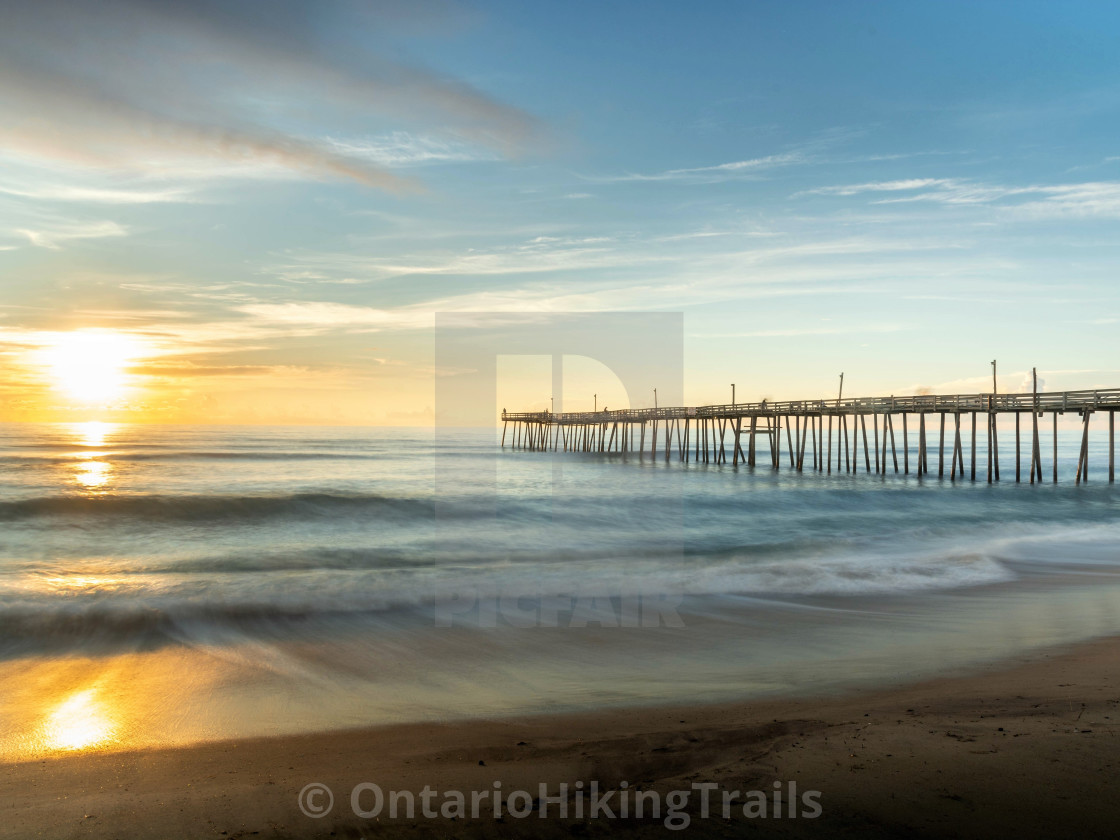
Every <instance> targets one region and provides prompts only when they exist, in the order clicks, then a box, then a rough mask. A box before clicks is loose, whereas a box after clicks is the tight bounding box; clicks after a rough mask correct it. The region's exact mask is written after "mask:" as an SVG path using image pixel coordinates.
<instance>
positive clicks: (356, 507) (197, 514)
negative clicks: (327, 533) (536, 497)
mask: <svg viewBox="0 0 1120 840" xmlns="http://www.w3.org/2000/svg"><path fill="white" fill-rule="evenodd" d="M433 512H434V505H433V503H432V502H431V501H425V500H423V499H412V498H402V497H392V496H379V495H373V494H355V495H347V494H336V493H291V494H285V495H275V496H245V495H213V494H197V495H190V494H185V495H135V496H128V495H117V496H112V495H105V496H77V495H67V496H40V497H36V498H30V499H16V500H9V501H2V502H0V522H15V521H21V520H31V519H39V518H44V517H48V518H82V519H90V518H102V519H103V518H106V517H126V518H133V519H145V520H150V521H157V522H169V523H206V522H223V523H230V522H253V521H260V520H262V519H275V518H290V517H296V518H327V517H334V516H338V515H340V514H349V515H359V514H364V515H377V516H382V517H385V516H390V517H391V516H412V517H416V516H429V517H430V516H432V515H433Z"/></svg>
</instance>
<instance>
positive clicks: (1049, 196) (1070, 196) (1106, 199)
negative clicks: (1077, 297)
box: [792, 178, 1120, 219]
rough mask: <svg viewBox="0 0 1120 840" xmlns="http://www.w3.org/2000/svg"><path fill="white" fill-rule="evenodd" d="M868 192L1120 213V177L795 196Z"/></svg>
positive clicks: (932, 184)
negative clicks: (1114, 179) (1118, 178)
mask: <svg viewBox="0 0 1120 840" xmlns="http://www.w3.org/2000/svg"><path fill="white" fill-rule="evenodd" d="M865 194H871V195H874V196H875V198H874V200H873V201H872V203H873V204H881V205H886V204H912V203H919V202H927V203H937V204H946V205H974V206H991V207H994V208H998V209H1000V210H1001V211H1003V212H1005V213H1006V214H1008V215H1011V216H1014V217H1018V218H1023V219H1041V218H1059V217H1086V218H1087V217H1103V218H1117V217H1120V181H1088V182H1082V183H1072V184H1026V185H1008V184H990V183H982V182H977V181H970V180H967V179H961V178H906V179H898V180H892V181H875V182H869V183H861V184H843V185H836V186H827V187H817V188H815V189H811V190H802V191H801V192H798V193H794V195H793V196H792V198H799V197H804V196H839V197H852V196H858V195H865ZM882 194H887V195H882Z"/></svg>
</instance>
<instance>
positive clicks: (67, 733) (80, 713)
mask: <svg viewBox="0 0 1120 840" xmlns="http://www.w3.org/2000/svg"><path fill="white" fill-rule="evenodd" d="M113 732H114V726H113V722H112V720H110V718H109V715H108V711H107V710H106V708H105V707H104V705H103V704H102V703H100V702H99V700H98V697H97V692H96V690H94V689H88V690H86V691H79V692H76V693H75V694H72V695H70V697H68V698H67V699H66V700H65V701H64V702H62V703H60V704H59V705H58V706H57V707H56V708H55V710H54V711H52V712H51V713H50V715H49V716H48V717H47V720H46V722H45V724H44V727H43V742H44V744H45V745H46V746H48V747H51V748H53V749H57V750H84V749H87V748H89V747H93V746H97V745H98V744H102V743H104V742H106V741H108V740H110V739H112V737H113Z"/></svg>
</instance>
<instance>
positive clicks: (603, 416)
mask: <svg viewBox="0 0 1120 840" xmlns="http://www.w3.org/2000/svg"><path fill="white" fill-rule="evenodd" d="M1108 408H1114V409H1115V408H1120V388H1105V389H1097V390H1092V391H1050V392H1045V393H1043V392H1040V393H1038V394H1029V393H1028V394H953V395H950V396H945V395H940V394H925V395H921V396H914V397H855V398H848V399H843V400H840V399H820V400H786V401H783V402H769V401H763V402H756V403H735V404H730V403H727V404H723V405H701V406H675V407H671V408H626V409H616V410H611V411H608V410H603V411H565V412H556V413H553V412H551V411H536V412H509V411H503V412H502V420H507V421H512V420H520V421H527V422H531V423H549V424H552V423H559V424H561V425H563V424H572V423H576V424H583V423H615V422H617V423H640V422H642V421H643V420H683V419H686V418H693V417H752V416H776V415H785V416H821V415H824V416H827V415H830V414H832V415H840V414H887V413H890V414H937V413H940V412H942V411H945V412H956V411H996V412H1029V411H1031V410H1032V409H1033V410H1035V411H1059V412H1065V411H1076V412H1081V411H1084V410H1086V409H1088V410H1090V411H1096V410H1099V409H1108Z"/></svg>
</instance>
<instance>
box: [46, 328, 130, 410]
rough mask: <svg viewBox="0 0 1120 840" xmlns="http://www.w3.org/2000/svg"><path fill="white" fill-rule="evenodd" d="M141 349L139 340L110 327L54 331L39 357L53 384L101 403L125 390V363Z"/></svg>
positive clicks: (83, 399) (82, 398)
mask: <svg viewBox="0 0 1120 840" xmlns="http://www.w3.org/2000/svg"><path fill="white" fill-rule="evenodd" d="M142 353H143V346H142V344H141V343H140V341H139V340H137V339H136V338H135V337H133V336H130V335H125V334H123V333H117V332H113V331H111V330H82V331H78V332H72V333H56V334H54V335H52V336H50V338H49V339H48V340H47V343H46V346H45V347H44V348H43V351H42V361H43V363H44V364H45V365H46V366H47V367H48V368H49V371H50V375H51V377H52V378H53V379H54V383H55V385H56V386H57V387H58V388H59V389H60V390H61V391H63V392H64V393H65V394H66V395H67V396H69V397H70V398H71V399H74V400H78V401H79V402H82V403H90V404H99V405H104V404H106V403H111V402H113V401H115V400H119V399H121V398H122V397H123V396H124V395H125V393H126V392H127V390H128V386H129V384H130V379H131V377H130V375H129V373H128V366H129V364H130V363H132V362H133V361H134V360H135V359H136V358H138V357H139V356H141V355H142Z"/></svg>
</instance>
